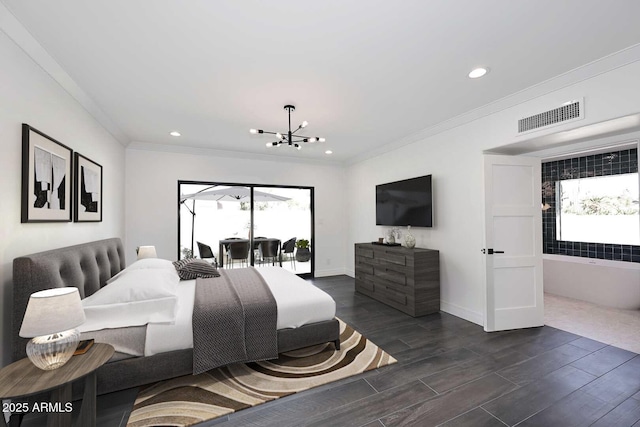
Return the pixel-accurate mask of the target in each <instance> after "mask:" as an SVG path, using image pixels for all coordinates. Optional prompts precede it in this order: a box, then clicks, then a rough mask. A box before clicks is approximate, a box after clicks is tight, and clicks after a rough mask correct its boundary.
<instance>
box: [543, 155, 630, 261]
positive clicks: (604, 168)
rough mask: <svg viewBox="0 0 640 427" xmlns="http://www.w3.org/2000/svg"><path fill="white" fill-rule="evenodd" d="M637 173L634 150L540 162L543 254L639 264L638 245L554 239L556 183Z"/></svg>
mask: <svg viewBox="0 0 640 427" xmlns="http://www.w3.org/2000/svg"><path fill="white" fill-rule="evenodd" d="M633 172H638V149H637V148H634V149H631V150H622V151H612V152H610V153H602V154H595V155H592V156H584V157H576V158H572V159H564V160H557V161H553V162H546V163H542V203H543V204H545V203H546V204H548V205H549V206H551V207H550V208H549V209H547V210H546V211H544V210H543V211H542V236H543V239H542V242H543V243H542V244H543V250H544V253H545V254H558V255H569V256H579V257H584V258H599V259H610V260H616V261H629V262H640V246H635V245H614V244H606V243H584V242H567V241H559V240H556V183H557V181H561V180H563V179H574V178H587V177H592V176H607V175H618V174H623V173H633Z"/></svg>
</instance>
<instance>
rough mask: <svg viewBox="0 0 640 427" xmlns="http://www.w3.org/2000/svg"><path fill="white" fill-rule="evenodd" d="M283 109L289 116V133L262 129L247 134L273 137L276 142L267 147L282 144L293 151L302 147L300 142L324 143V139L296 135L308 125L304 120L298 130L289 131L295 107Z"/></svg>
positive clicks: (286, 106)
mask: <svg viewBox="0 0 640 427" xmlns="http://www.w3.org/2000/svg"><path fill="white" fill-rule="evenodd" d="M284 109H285V110H287V112H288V114H289V131H288V132H284V133H280V132H269V131H266V130H262V129H250V130H249V133H251V134H254V135H255V134H258V133H266V134H267V135H275V136H276V140H275V141H273V142H267V147H279V146H281V145H282V144H285V145H288V146H289V147H293V148H295V149H298V150H299V149H301V148H302V145H300V143H301V142H310V143H313V142H325V141H326V140H325V139H324V138H320V137H318V136H303V135H296V132H298V131H299V130H300V129H303V128H305V127H307V125H308V124H309V122H307V121H306V120H305V121H303V122H302V123H301V124H300V125H298V128H297V129H296V130H294V131H292V130H291V112H292V111H295V110H296V107H294V106H293V105H285V106H284Z"/></svg>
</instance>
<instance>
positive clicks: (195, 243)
mask: <svg viewBox="0 0 640 427" xmlns="http://www.w3.org/2000/svg"><path fill="white" fill-rule="evenodd" d="M178 194H179V200H178V240H179V242H178V246H179V248H178V250H179V257H180V258H187V257H197V258H202V259H210V260H211V261H212V262H213V261H214V260H215V262H217V263H218V265H219V266H220V267H221V268H235V267H241V266H242V267H244V266H248V265H253V266H256V267H258V268H262V267H266V266H279V267H282V268H285V269H287V270H290V271H292V272H294V273H296V274H300V275H304V276H313V271H314V257H313V188H312V187H294V186H262V185H255V184H250V185H246V184H227V183H214V182H193V181H178Z"/></svg>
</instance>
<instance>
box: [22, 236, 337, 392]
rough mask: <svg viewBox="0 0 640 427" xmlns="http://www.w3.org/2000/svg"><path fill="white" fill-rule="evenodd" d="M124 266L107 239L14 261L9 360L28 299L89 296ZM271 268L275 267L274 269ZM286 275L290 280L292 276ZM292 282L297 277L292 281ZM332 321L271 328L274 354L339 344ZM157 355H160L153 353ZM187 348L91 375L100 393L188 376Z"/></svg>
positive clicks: (118, 361) (116, 244)
mask: <svg viewBox="0 0 640 427" xmlns="http://www.w3.org/2000/svg"><path fill="white" fill-rule="evenodd" d="M124 268H125V257H124V249H123V245H122V242H121V240H120V239H118V238H112V239H105V240H100V241H95V242H89V243H85V244H81V245H75V246H69V247H65V248H60V249H54V250H51V251H46V252H40V253H37V254H33V255H28V256H23V257H19V258H16V259H14V262H13V283H14V290H13V293H14V306H13V316H12V338H13V358H14V360H18V359H21V358H23V357H25V356H26V354H25V346H26V342H27V340H26V339H23V338H21V337H19V335H18V332H19V330H20V325H21V324H22V318H23V317H24V313H25V310H26V306H27V303H28V300H29V296H30V295H31V294H32V293H34V292H37V291H40V290H43V289H49V288H54V287H63V286H72V287H77V288H78V289H79V292H80V296H81V297H82V298H86V297H89V296H91V295H93V294H94V293H96V292H97V291H98V290H100V289H101V288H102V287H104V286H108V285H107V281H108V280H109V279H110V278H112V277H113V276H115V275H117V274H118V273H119V272H121V271H122V270H123V269H124ZM275 268H277V267H275ZM292 277H295V276H293V275H292ZM296 279H297V277H296ZM339 334H340V332H339V324H338V321H337V319H335V318H332V319H330V320H323V321H315V322H312V323H307V324H304V325H302V326H299V327H295V328H291V327H287V328H284V329H278V330H277V349H278V352H280V353H282V352H286V351H291V350H295V349H300V348H304V347H308V346H311V345H317V344H323V343H328V342H333V343H334V345H336V347H338V346H339V343H340V341H339V338H340V337H339ZM159 351H162V349H161V350H159ZM193 368H194V367H193V349H191V348H181V349H176V350H170V351H162V352H160V353H156V354H153V355H149V356H139V357H126V355H125V357H123V356H122V355H120V356H119V357H115V358H114V359H113V360H112V361H110V362H109V363H107V364H106V365H104V366H103V367H101V368H100V369H99V370H98V371H97V375H98V393H99V394H104V393H109V392H112V391H117V390H123V389H126V388H130V387H136V386H141V385H145V384H150V383H153V382H156V381H160V380H163V379H168V378H174V377H178V376H182V375H188V374H191V373H192V372H193Z"/></svg>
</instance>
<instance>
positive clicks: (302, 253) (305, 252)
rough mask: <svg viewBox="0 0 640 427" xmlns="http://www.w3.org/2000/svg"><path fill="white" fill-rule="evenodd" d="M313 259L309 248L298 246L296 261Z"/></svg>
mask: <svg viewBox="0 0 640 427" xmlns="http://www.w3.org/2000/svg"><path fill="white" fill-rule="evenodd" d="M310 259H311V251H310V250H309V248H298V249H297V250H296V261H298V262H307V261H309V260H310Z"/></svg>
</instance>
